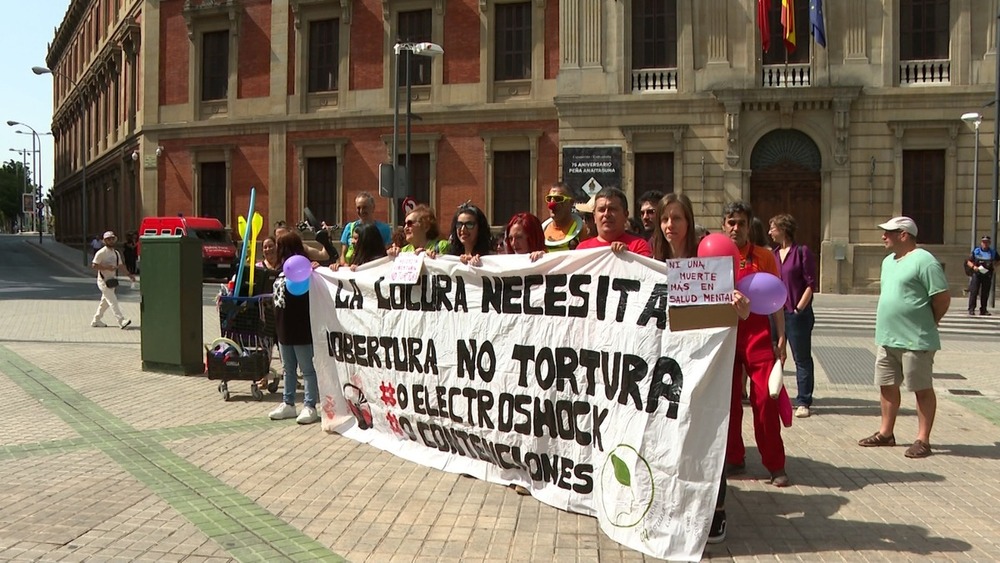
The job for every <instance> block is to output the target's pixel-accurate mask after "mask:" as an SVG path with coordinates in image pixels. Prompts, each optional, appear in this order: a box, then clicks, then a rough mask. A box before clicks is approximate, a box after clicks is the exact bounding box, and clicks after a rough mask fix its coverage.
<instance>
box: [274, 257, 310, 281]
mask: <svg viewBox="0 0 1000 563" xmlns="http://www.w3.org/2000/svg"><path fill="white" fill-rule="evenodd" d="M281 269H282V271H283V272H285V277H286V278H288V279H289V280H290V281H293V282H301V281H305V280H307V279H309V274H311V273H312V262H310V261H309V259H308V258H306V257H305V256H302V255H299V254H296V255H295V256H290V257H289V258H288V259H287V260H285V265H284V266H282V268H281Z"/></svg>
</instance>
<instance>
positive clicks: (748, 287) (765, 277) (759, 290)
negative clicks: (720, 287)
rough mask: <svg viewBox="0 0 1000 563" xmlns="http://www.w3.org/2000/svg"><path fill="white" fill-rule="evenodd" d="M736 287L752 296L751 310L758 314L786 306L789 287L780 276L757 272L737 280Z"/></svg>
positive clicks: (764, 313) (773, 311)
mask: <svg viewBox="0 0 1000 563" xmlns="http://www.w3.org/2000/svg"><path fill="white" fill-rule="evenodd" d="M736 289H738V290H740V292H741V293H742V294H743V295H746V296H747V297H748V298H750V312H751V313H756V314H758V315H770V314H771V313H776V312H778V311H780V310H781V308H782V307H784V306H785V299H787V298H788V289H787V288H786V287H785V284H784V283H783V282H782V281H781V279H780V278H778V276H776V275H774V274H769V273H767V272H756V273H753V274H750V275H749V276H746V277H745V278H743V279H741V280H740V281H738V282H736Z"/></svg>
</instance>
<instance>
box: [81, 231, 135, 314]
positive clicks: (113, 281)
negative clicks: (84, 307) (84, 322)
mask: <svg viewBox="0 0 1000 563" xmlns="http://www.w3.org/2000/svg"><path fill="white" fill-rule="evenodd" d="M103 238H104V247H103V248H101V249H100V250H98V251H97V253H96V254H94V260H93V262H91V263H90V268H91V269H93V270H96V271H97V288H98V289H100V290H101V302H100V304H99V305H98V306H97V312H96V313H94V319H93V320H92V321H90V326H92V327H94V328H100V327H105V326H108V325H106V324H104V322H103V321H101V317H103V316H104V312H105V311H107V310H108V307H110V308H111V314H113V315H114V316H115V319H117V320H118V326H119V327H121V328H122V330H124V329H126V328H128V326H129V325H130V324H132V321H131V320H129V319H126V318H125V315H124V314H122V309H121V307H120V306H119V305H118V296H117V295H116V294H115V291H116V290H117V289H118V277H117V276H118V272H119V270H121V269H122V268H124V267H125V261H124V260H122V257H121V255H120V254H118V251H117V250H115V242H116V241H117V240H118V237H116V236H115V233H114V232H113V231H107V232H106V233H104V237H103ZM128 279H129V280H131V281H133V282H134V281H135V276H134V275H132V274H128Z"/></svg>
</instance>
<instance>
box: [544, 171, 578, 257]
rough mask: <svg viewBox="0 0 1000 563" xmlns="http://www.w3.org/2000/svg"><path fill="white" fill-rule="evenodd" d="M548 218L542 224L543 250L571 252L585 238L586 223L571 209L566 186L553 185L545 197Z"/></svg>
mask: <svg viewBox="0 0 1000 563" xmlns="http://www.w3.org/2000/svg"><path fill="white" fill-rule="evenodd" d="M545 206H546V207H548V208H549V218H548V219H546V221H545V222H544V223H542V231H543V232H544V233H545V249H546V250H548V251H549V252H556V251H559V250H573V249H574V248H576V247H577V245H578V244H580V241H581V240H584V239H585V238H587V223H586V222H585V221H584V220H583V218H582V217H580V216H579V215H578V214H577V213H576V211H575V210H574V208H573V195H572V194H571V193H570V189H569V187H568V186H567V185H566V184H563V183H558V184H553V185H552V187H551V188H549V193H547V194H546V195H545Z"/></svg>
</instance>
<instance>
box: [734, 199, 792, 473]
mask: <svg viewBox="0 0 1000 563" xmlns="http://www.w3.org/2000/svg"><path fill="white" fill-rule="evenodd" d="M752 220H753V211H752V210H751V208H750V205H749V204H747V203H745V202H742V201H735V202H733V203H730V204H728V205H727V206H726V208H725V209H724V210H723V214H722V230H723V232H725V233H726V234H728V235H729V237H730V238H731V239H733V242H734V243H736V246H737V248H739V250H740V255H741V260H740V262H739V268H738V269H737V271H736V282H737V283H739V281H740V280H741V279H743V278H744V277H746V276H748V275H750V274H753V273H755V272H767V273H769V274H774V275H775V276H779V277H780V273H779V271H778V266H777V264H776V263H775V262H774V255H773V254H772V253H771V250H770V249H768V248H761V247H759V246H756V245H754V244H753V243H751V242H750V236H749V235H750V221H752ZM752 299H753V297H751V300H752ZM773 318H774V321H775V322H774V326H775V330H776V332H777V335H776V336H777V338H776V339H775V340H776V341H777V346H775V345H774V344H773V343H772V338H771V323H770V321H769V319H768V317H767V316H765V315H757V314H754V313H751V314H750V316H749V317H748V318H747V319H746V320H741V321H740V322H739V325H738V327H737V330H736V363H735V365H734V366H733V395H732V403H731V407H730V413H729V440H728V443H727V444H726V472H727V473H728V474H729V475H735V474H738V473H742V472H743V471H745V469H746V447H745V446H744V445H743V405H742V398H743V393H742V390H743V385H742V383H743V370H744V369H745V370H746V372H747V375H748V379H749V380H750V406H751V408H752V410H753V429H754V438H755V439H756V441H757V449H758V450H760V456H761V461H762V462H763V463H764V467H766V468H767V470H768V471H769V472H770V473H771V483H772V484H773V485H774V486H776V487H787V486H788V475H787V474H786V473H785V445H784V443H783V442H782V441H781V420H780V417H779V415H778V401H777V400H776V399H772V398H771V396H770V394H769V393H768V390H767V378H768V375H770V373H771V368H772V367H773V366H774V361H775V358H778V359H780V360H781V363H782V364H784V362H785V322H784V318H783V317H782V316H781V315H774V317H773Z"/></svg>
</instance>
